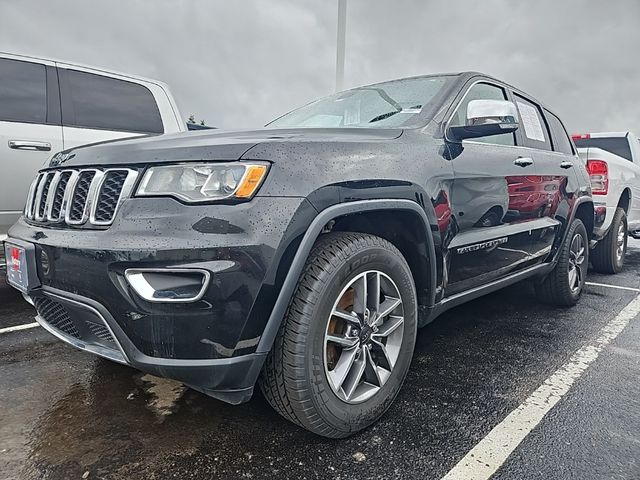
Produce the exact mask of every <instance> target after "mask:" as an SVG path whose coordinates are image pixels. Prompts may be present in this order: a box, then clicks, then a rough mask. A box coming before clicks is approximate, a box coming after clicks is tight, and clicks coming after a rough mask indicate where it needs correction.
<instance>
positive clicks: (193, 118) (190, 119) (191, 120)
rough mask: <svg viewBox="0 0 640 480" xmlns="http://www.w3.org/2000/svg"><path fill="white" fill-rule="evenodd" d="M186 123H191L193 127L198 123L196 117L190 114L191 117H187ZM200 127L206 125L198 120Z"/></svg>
mask: <svg viewBox="0 0 640 480" xmlns="http://www.w3.org/2000/svg"><path fill="white" fill-rule="evenodd" d="M187 123H191V124H193V125H195V124H196V123H198V122H197V121H196V116H195V115H194V114H193V113H192V114H191V115H189V119H188V120H187ZM200 125H206V124H205V123H204V120H200Z"/></svg>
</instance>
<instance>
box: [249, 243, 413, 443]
mask: <svg viewBox="0 0 640 480" xmlns="http://www.w3.org/2000/svg"><path fill="white" fill-rule="evenodd" d="M416 330H417V299H416V292H415V286H414V282H413V277H412V275H411V270H410V269H409V266H408V265H407V262H406V260H405V259H404V257H403V256H402V255H401V254H400V252H399V251H398V250H397V249H396V248H395V247H394V246H393V244H391V243H390V242H388V241H386V240H384V239H382V238H379V237H375V236H373V235H366V234H361V233H342V232H336V233H330V234H327V235H325V236H323V238H321V239H320V240H319V241H318V242H317V243H316V245H315V246H314V248H313V250H312V252H311V254H310V256H309V259H308V261H307V264H306V266H305V269H304V271H303V274H302V276H301V278H300V281H299V284H298V288H297V290H296V293H295V294H294V297H293V299H292V301H291V304H290V306H289V310H288V312H287V315H286V317H285V319H284V320H283V323H282V326H281V328H280V331H279V333H278V336H277V337H276V340H275V344H274V346H273V348H272V350H271V352H270V354H269V356H268V358H267V360H266V362H265V367H264V370H263V372H262V375H261V379H260V387H261V389H262V392H263V394H264V396H265V397H266V399H267V401H268V402H269V403H270V404H271V405H272V406H273V407H274V409H275V410H276V411H278V412H279V413H280V414H281V415H282V416H284V417H285V418H287V419H288V420H290V421H292V422H294V423H296V424H298V425H300V426H302V427H304V428H306V429H308V430H310V431H312V432H314V433H317V434H319V435H322V436H326V437H332V438H340V437H346V436H348V435H351V434H353V433H355V432H357V431H359V430H362V429H363V428H365V427H367V426H368V425H370V424H371V423H373V422H375V421H376V420H377V419H378V418H380V416H382V414H383V413H384V412H385V411H386V410H387V408H389V406H390V405H391V403H392V402H393V400H394V398H395V397H396V395H397V394H398V392H399V390H400V387H401V386H402V383H403V381H404V378H405V376H406V374H407V371H408V369H409V365H410V363H411V358H412V355H413V348H414V345H415V339H416Z"/></svg>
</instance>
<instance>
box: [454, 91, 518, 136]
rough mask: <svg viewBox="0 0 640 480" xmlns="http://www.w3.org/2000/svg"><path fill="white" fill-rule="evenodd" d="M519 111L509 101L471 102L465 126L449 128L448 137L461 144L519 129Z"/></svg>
mask: <svg viewBox="0 0 640 480" xmlns="http://www.w3.org/2000/svg"><path fill="white" fill-rule="evenodd" d="M518 126H519V124H518V110H517V109H516V106H515V105H514V104H513V103H512V102H509V101H507V100H471V101H470V102H469V105H468V106H467V118H466V121H465V125H463V126H457V127H449V129H448V132H447V133H448V135H447V136H448V137H449V138H451V139H452V140H455V141H458V142H461V141H462V140H465V139H467V138H478V137H489V136H491V135H500V134H502V133H511V132H515V131H516V130H517V129H518Z"/></svg>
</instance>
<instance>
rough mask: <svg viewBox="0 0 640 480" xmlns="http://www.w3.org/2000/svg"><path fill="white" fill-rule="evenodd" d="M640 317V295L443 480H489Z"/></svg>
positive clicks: (495, 428)
mask: <svg viewBox="0 0 640 480" xmlns="http://www.w3.org/2000/svg"><path fill="white" fill-rule="evenodd" d="M638 314H640V295H638V296H636V297H635V298H634V299H633V300H631V302H630V303H628V304H627V306H626V307H624V308H623V309H622V311H621V312H620V313H619V314H618V315H617V316H616V317H615V318H614V319H613V320H611V321H610V322H609V323H608V324H607V325H605V326H604V327H603V328H602V329H601V330H600V335H599V337H598V338H597V339H596V340H594V341H592V342H590V343H588V344H586V345H584V346H583V347H581V348H580V349H579V350H578V351H577V352H575V353H574V354H573V355H572V356H571V358H570V359H569V361H568V362H567V363H565V364H564V365H563V366H562V367H560V368H559V369H558V370H556V371H555V373H553V374H552V375H551V376H550V377H549V378H547V379H546V380H545V381H544V383H543V384H542V385H540V387H538V389H537V390H536V391H535V392H533V393H532V394H531V395H530V396H529V398H527V399H526V400H525V401H524V402H523V403H522V404H521V405H520V406H519V407H518V408H516V409H515V410H514V411H512V412H511V413H510V414H509V415H507V417H506V418H505V419H504V420H503V421H502V422H500V423H499V424H498V425H496V426H495V427H494V428H493V430H491V431H490V432H489V434H488V435H487V436H486V437H484V438H483V439H482V440H481V441H480V442H479V443H478V444H477V445H476V446H475V447H473V448H472V449H471V450H470V451H469V453H467V454H466V455H465V456H464V458H463V459H462V460H460V461H459V462H458V464H457V465H456V466H455V467H453V468H452V469H451V470H450V471H449V473H447V474H446V475H445V476H444V477H443V478H442V480H488V479H489V478H490V477H491V476H492V475H493V474H494V473H495V472H496V471H497V470H498V469H499V468H500V466H501V465H502V464H503V463H504V462H505V461H506V460H507V458H508V457H509V455H511V453H513V451H514V450H515V449H516V448H517V447H518V445H520V443H521V442H522V441H523V440H524V439H525V438H526V437H527V435H529V433H531V431H532V430H533V429H534V428H535V427H536V425H538V424H539V423H540V421H541V420H542V419H543V418H544V417H545V415H546V414H547V413H549V411H550V410H551V409H552V408H553V407H554V406H555V405H556V404H557V403H558V401H560V399H561V398H562V397H563V396H564V395H565V394H566V393H567V392H568V391H569V389H570V388H571V386H572V385H573V384H574V382H575V381H576V380H577V379H578V378H580V376H581V375H582V374H583V373H584V372H585V371H586V370H587V368H589V365H591V364H592V363H593V362H594V361H595V359H596V358H598V355H599V354H600V352H601V351H602V350H603V349H604V348H605V347H606V346H607V345H608V344H609V343H611V341H613V340H614V339H615V338H616V337H617V336H618V335H619V334H620V332H622V330H624V328H625V327H626V326H627V325H628V324H629V322H630V321H631V320H632V319H634V318H635V317H636V316H637V315H638Z"/></svg>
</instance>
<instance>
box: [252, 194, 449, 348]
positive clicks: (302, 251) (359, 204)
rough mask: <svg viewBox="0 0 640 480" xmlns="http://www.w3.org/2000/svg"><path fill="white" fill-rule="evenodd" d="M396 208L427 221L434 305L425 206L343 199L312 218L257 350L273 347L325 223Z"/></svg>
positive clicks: (432, 282)
mask: <svg viewBox="0 0 640 480" xmlns="http://www.w3.org/2000/svg"><path fill="white" fill-rule="evenodd" d="M393 209H396V210H405V211H411V212H414V213H416V214H418V215H419V216H420V218H421V219H422V221H423V223H424V228H425V233H426V237H427V247H428V255H429V262H430V266H431V268H430V269H429V275H430V277H431V278H430V285H433V286H434V288H432V289H431V290H432V292H431V297H432V298H431V304H432V305H433V302H434V300H435V291H436V288H435V285H436V253H435V246H434V241H433V236H432V233H431V226H430V222H429V218H428V216H427V213H426V212H425V210H424V209H423V208H422V207H421V206H420V205H419V204H418V203H416V202H414V201H412V200H406V199H375V200H359V201H354V202H347V203H340V204H337V205H333V206H330V207H328V208H326V209H324V210H322V211H321V212H320V213H319V214H318V215H317V216H316V217H315V218H314V219H313V221H312V222H311V224H310V225H309V228H307V231H306V232H305V234H304V236H303V237H302V240H301V242H300V245H299V246H298V249H297V251H296V254H295V256H294V258H293V261H292V262H291V265H290V267H289V272H288V273H287V276H286V277H285V279H284V282H283V283H282V287H281V289H280V293H279V294H278V298H277V299H276V302H275V304H274V306H273V309H272V310H271V314H270V315H269V320H268V321H267V324H266V326H265V329H264V331H263V333H262V336H261V337H260V342H259V343H258V347H257V349H256V353H268V352H269V351H270V350H271V347H272V346H273V342H274V340H275V338H276V335H277V334H278V330H279V329H280V325H281V323H282V320H283V319H284V315H285V313H286V310H287V307H288V306H289V302H290V301H291V297H293V294H294V292H295V288H296V286H297V284H298V280H299V279H300V275H301V274H302V270H303V268H304V265H305V263H306V261H307V258H308V257H309V253H310V252H311V249H312V247H313V245H314V243H315V242H316V240H317V239H318V237H319V236H320V233H321V232H322V229H323V228H324V226H325V225H326V224H327V223H329V222H330V221H331V220H333V219H335V218H337V217H341V216H343V215H349V214H353V213H359V212H369V211H374V210H393Z"/></svg>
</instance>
